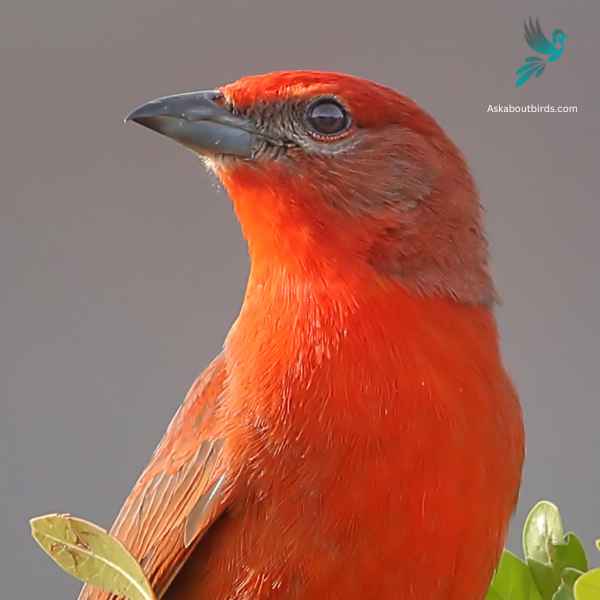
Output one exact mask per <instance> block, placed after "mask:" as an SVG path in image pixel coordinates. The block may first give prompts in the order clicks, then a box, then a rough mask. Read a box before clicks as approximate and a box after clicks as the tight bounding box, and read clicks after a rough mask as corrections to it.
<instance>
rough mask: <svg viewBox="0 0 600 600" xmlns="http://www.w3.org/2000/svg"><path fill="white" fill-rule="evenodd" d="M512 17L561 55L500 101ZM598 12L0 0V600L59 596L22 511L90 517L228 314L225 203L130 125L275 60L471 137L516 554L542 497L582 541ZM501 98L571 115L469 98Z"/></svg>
mask: <svg viewBox="0 0 600 600" xmlns="http://www.w3.org/2000/svg"><path fill="white" fill-rule="evenodd" d="M529 15H533V16H539V17H540V18H541V20H542V25H543V27H544V29H545V30H547V31H548V30H551V29H552V28H554V27H557V26H560V27H562V28H563V29H564V30H565V31H566V32H567V34H568V35H569V36H570V37H569V40H568V47H567V51H566V53H565V56H564V58H563V59H562V60H561V61H560V62H559V63H558V64H554V65H550V67H549V68H548V70H547V72H546V73H545V74H544V75H543V77H542V78H541V79H539V80H536V81H534V82H532V83H531V84H530V85H528V86H526V87H525V88H523V89H521V90H519V91H518V90H516V89H515V87H514V85H513V80H512V77H513V71H514V69H515V68H516V67H517V66H519V64H520V62H521V61H522V59H523V58H524V57H525V56H527V55H528V54H529V52H528V50H527V48H526V46H525V43H524V41H523V39H522V22H523V20H524V18H526V17H527V16H529ZM599 25H600V3H598V2H597V0H590V1H588V2H584V1H583V0H581V1H570V2H565V1H564V0H555V1H548V0H544V1H542V0H539V1H535V2H534V1H532V2H526V3H523V2H518V3H517V2H513V3H512V4H510V3H508V2H497V3H483V2H467V1H466V0H465V1H455V2H443V1H439V2H432V1H425V0H420V1H419V2H415V3H408V2H397V1H395V0H394V1H389V2H385V3H380V2H375V1H372V0H371V1H369V2H360V3H358V2H349V1H348V0H334V1H332V2H320V1H318V0H304V1H303V2H282V1H281V0H280V1H279V2H274V1H273V2H267V1H265V0H254V1H252V2H250V0H219V1H218V2H206V1H201V0H177V1H173V0H169V1H167V0H135V1H129V2H123V1H122V0H120V1H117V0H103V1H102V2H96V1H94V2H92V1H83V0H53V1H42V0H39V1H38V2H34V1H32V0H20V1H19V2H16V1H14V2H9V3H8V4H7V3H6V0H4V2H3V3H2V5H1V6H0V74H1V79H0V81H1V87H0V119H1V128H0V170H1V177H0V186H1V195H0V281H1V294H0V336H1V337H0V385H1V388H0V403H1V405H0V410H1V413H0V414H1V419H0V456H1V464H0V503H1V507H0V585H1V586H2V592H1V594H0V595H1V596H2V598H7V599H8V598H10V599H11V600H16V599H17V598H23V599H27V600H32V599H34V598H48V599H54V598H56V599H58V598H69V597H71V595H72V594H74V593H75V590H76V588H77V587H78V586H77V584H76V583H75V582H74V581H72V580H70V579H69V578H68V577H67V576H66V575H65V576H63V575H61V574H59V572H58V571H57V570H56V568H55V566H54V565H52V564H51V562H50V561H49V560H47V558H46V557H45V556H44V555H43V554H42V553H41V551H39V550H38V549H37V548H36V546H35V545H34V542H33V541H32V540H31V539H30V538H29V532H28V524H27V519H28V517H31V516H33V515H38V514H41V513H45V512H53V511H69V512H72V513H74V514H77V515H81V516H85V517H88V518H90V519H92V520H94V521H95V522H98V523H100V524H104V525H109V524H110V522H111V520H112V518H113V516H114V514H115V512H116V511H117V509H118V508H119V506H120V504H121V502H122V500H123V498H124V496H125V495H126V494H127V492H128V490H129V488H130V486H131V484H132V482H133V481H134V479H135V477H136V476H137V473H138V472H139V470H140V468H141V467H142V466H143V465H144V464H145V463H146V461H147V460H148V458H149V456H150V453H151V451H152V449H153V448H154V446H155V444H156V442H157V441H158V439H159V437H160V435H161V434H162V431H163V430H164V428H165V427H166V425H167V423H168V421H169V419H170V417H171V415H172V413H173V412H174V411H175V409H176V407H177V405H178V403H179V402H180V401H181V399H182V397H183V395H184V393H185V391H186V389H187V387H188V385H189V384H190V383H191V382H192V380H193V379H194V377H195V375H196V374H197V373H198V372H199V371H200V370H201V369H202V368H203V367H204V366H205V365H206V364H207V362H208V361H209V360H210V359H211V358H212V357H213V356H214V355H215V354H216V353H217V352H218V350H219V348H220V345H221V343H222V341H223V338H224V335H225V333H226V332H227V330H228V328H229V326H230V324H231V322H232V320H233V319H234V317H235V315H236V311H237V310H238V308H239V305H240V300H241V295H242V292H243V288H244V282H245V276H246V272H247V257H246V252H245V246H244V243H243V241H242V239H241V236H240V233H239V230H238V226H237V224H236V222H235V219H234V216H233V214H232V210H231V207H230V204H229V202H228V200H227V198H226V195H225V194H224V193H223V192H222V191H220V190H219V189H218V188H217V186H216V184H215V182H214V180H213V179H212V178H211V177H210V176H208V175H207V174H206V173H205V172H204V171H203V169H202V167H201V165H200V163H199V162H198V161H197V160H196V159H195V158H194V156H193V155H192V154H191V153H188V152H186V151H184V150H182V149H180V148H178V147H176V146H175V145H174V144H172V143H170V142H168V141H165V140H162V139H160V138H159V137H158V136H156V135H155V134H152V133H150V132H147V131H144V130H143V129H142V128H140V127H134V126H125V125H123V124H122V118H123V116H124V115H125V114H126V113H127V111H128V110H129V109H131V108H132V107H133V106H135V105H136V104H138V103H140V102H142V101H144V100H147V99H150V98H153V97H155V96H159V95H164V94H168V93H174V92H177V91H184V90H190V89H198V88H207V87H212V86H215V85H218V84H220V83H223V82H227V81H229V80H232V79H236V78H238V77H239V76H241V75H243V74H248V73H255V72H263V71H269V70H273V69H282V68H301V67H308V68H319V69H328V70H341V71H350V72H353V73H355V74H358V75H362V76H365V77H368V78H371V79H375V80H379V81H381V82H383V83H386V84H388V85H391V86H393V87H395V88H397V89H399V90H402V91H404V92H406V93H407V94H408V95H410V96H412V97H413V98H415V99H416V100H417V101H418V102H419V103H420V104H422V105H423V106H424V107H425V108H426V109H427V110H429V111H430V112H431V113H433V115H435V117H436V118H437V119H438V120H439V121H440V123H441V124H442V125H443V126H444V127H445V128H446V129H447V131H448V132H449V134H450V135H451V136H452V137H453V138H454V140H455V141H456V142H457V143H458V144H459V146H460V147H461V148H462V149H463V150H464V152H465V154H466V155H467V158H468V159H469V161H470V164H471V167H472V169H473V172H474V174H475V177H476V179H477V181H478V183H479V186H480V189H481V194H482V199H483V202H484V204H485V206H486V207H487V227H488V232H489V236H490V239H491V241H492V248H493V258H494V260H493V265H494V273H495V277H496V280H497V284H498V287H499V289H500V290H501V292H502V296H503V300H504V304H503V306H502V307H501V308H500V309H499V310H498V317H499V321H500V325H501V329H502V339H503V347H504V353H505V358H506V363H507V366H508V368H509V369H510V371H511V373H512V375H513V377H514V379H515V381H516V383H517V385H518V388H519V390H520V394H521V398H522V401H523V405H524V410H525V415H526V419H527V431H528V460H527V468H526V472H525V479H524V484H523V489H522V493H521V501H520V507H519V511H518V514H517V517H516V520H515V523H514V526H513V533H512V537H511V544H512V545H513V547H515V546H516V545H518V536H517V535H516V532H517V530H518V529H519V528H520V525H521V522H522V518H523V516H524V514H525V512H526V510H527V508H528V507H529V506H531V504H532V503H533V502H534V501H536V500H537V499H539V498H540V497H546V498H550V499H552V500H554V501H556V502H558V503H559V505H560V506H561V508H562V511H563V515H564V518H565V520H566V522H567V525H568V526H569V527H571V528H573V529H575V530H577V531H579V532H581V534H582V535H583V537H584V538H585V541H586V543H587V544H588V547H589V548H590V549H591V542H592V540H593V538H594V536H596V537H600V493H599V491H600V469H599V468H598V451H599V448H600V443H599V442H600V434H599V431H600V430H599V427H598V423H599V420H600V406H599V403H598V389H599V388H600V382H599V381H598V379H599V373H600V369H599V364H598V342H599V333H600V320H599V319H598V314H597V311H598V301H599V299H600V284H599V281H598V258H599V252H598V250H599V244H598V224H599V220H600V204H599V199H598V184H597V176H598V167H599V166H600V165H599V162H598V155H599V150H600V148H599V140H600V136H599V134H600V118H599V117H600V114H599V107H600V103H599V91H600V87H599V76H598V62H597V60H598V59H597V57H598V27H599ZM508 102H512V103H521V102H524V103H528V102H534V103H541V104H546V103H552V104H577V105H578V106H579V111H580V112H579V113H578V114H576V115H545V114H530V115H507V114H488V113H487V112H486V109H487V106H488V104H495V103H508ZM469 509H470V507H465V510H469ZM593 558H594V561H595V562H596V563H598V562H600V560H599V559H600V555H598V554H595V555H593Z"/></svg>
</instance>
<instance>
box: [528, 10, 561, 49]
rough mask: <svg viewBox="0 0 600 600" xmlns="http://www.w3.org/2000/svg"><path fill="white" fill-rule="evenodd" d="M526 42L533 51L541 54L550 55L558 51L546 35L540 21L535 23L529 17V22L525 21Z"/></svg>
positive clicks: (537, 20)
mask: <svg viewBox="0 0 600 600" xmlns="http://www.w3.org/2000/svg"><path fill="white" fill-rule="evenodd" d="M525 41H526V42H527V45H528V46H529V47H530V48H531V49H532V50H534V51H535V52H539V53H540V54H546V55H550V54H553V53H554V52H555V51H556V48H555V47H554V46H553V45H552V44H551V43H550V41H549V40H548V38H547V37H546V36H545V35H544V32H543V31H542V27H541V25H540V20H539V19H536V20H535V22H534V21H533V19H532V18H531V17H529V22H527V21H525Z"/></svg>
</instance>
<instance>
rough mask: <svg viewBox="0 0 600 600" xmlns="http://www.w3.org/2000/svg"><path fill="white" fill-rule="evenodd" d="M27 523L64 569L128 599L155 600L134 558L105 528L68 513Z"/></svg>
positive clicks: (36, 538)
mask: <svg viewBox="0 0 600 600" xmlns="http://www.w3.org/2000/svg"><path fill="white" fill-rule="evenodd" d="M30 523H31V534H32V535H33V537H34V539H35V540H36V542H37V543H38V544H39V545H40V546H41V547H42V548H43V550H44V551H45V552H46V553H47V554H48V555H49V556H50V557H51V558H52V559H53V560H54V561H55V562H56V563H57V564H58V565H59V566H60V567H61V568H62V569H64V570H65V571H66V572H67V573H69V574H71V575H73V576H74V577H76V578H77V579H81V581H84V582H86V583H89V584H91V585H94V586H97V587H99V588H102V589H103V590H105V591H107V592H111V593H113V594H116V595H117V596H125V597H127V598H129V600H156V596H155V595H154V592H153V591H152V588H151V587H150V584H149V583H148V580H147V579H146V576H145V575H144V572H143V571H142V568H141V567H140V566H139V564H138V563H137V561H136V560H135V558H134V557H133V556H132V555H131V554H130V553H129V552H128V551H127V549H126V548H125V546H123V544H121V542H119V541H118V540H116V539H115V538H114V537H112V536H111V535H110V534H108V533H107V532H106V531H105V530H104V529H101V528H100V527H98V526H97V525H94V524H93V523H89V522H88V521H84V520H83V519H78V518H76V517H72V516H70V515H56V514H52V515H45V516H42V517H36V518H35V519H31V521H30Z"/></svg>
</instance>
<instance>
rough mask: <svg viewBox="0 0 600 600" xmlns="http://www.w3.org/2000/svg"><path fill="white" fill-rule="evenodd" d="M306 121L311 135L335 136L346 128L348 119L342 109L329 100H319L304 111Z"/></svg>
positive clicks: (348, 122) (339, 105) (336, 103)
mask: <svg viewBox="0 0 600 600" xmlns="http://www.w3.org/2000/svg"><path fill="white" fill-rule="evenodd" d="M306 121H307V123H308V125H309V126H310V128H311V129H312V130H313V133H316V134H318V135H320V136H321V135H324V136H331V135H337V134H339V133H342V132H343V131H344V130H345V129H347V128H348V125H349V124H350V117H349V116H348V113H347V112H346V110H345V109H344V107H343V106H342V105H341V104H339V103H338V102H336V101H335V100H331V99H330V98H321V99H319V100H317V101H315V102H313V103H312V104H310V105H309V106H308V108H307V109H306Z"/></svg>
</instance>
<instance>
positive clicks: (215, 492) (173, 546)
mask: <svg viewBox="0 0 600 600" xmlns="http://www.w3.org/2000/svg"><path fill="white" fill-rule="evenodd" d="M225 375H226V368H225V363H224V359H223V356H222V355H220V356H218V357H217V358H216V359H215V360H214V361H213V362H212V363H211V364H210V366H209V367H208V368H207V369H206V371H204V373H203V374H202V375H201V376H200V377H199V378H198V379H197V380H196V381H195V382H194V384H193V385H192V387H191V388H190V391H189V392H188V394H187V396H186V398H185V400H184V402H183V404H182V405H181V406H180V408H179V410H178V411H177V413H176V414H175V416H174V417H173V420H172V421H171V424H170V425H169V427H168V429H167V431H166V433H165V435H164V437H163V439H162V440H161V442H160V444H159V445H158V447H157V448H156V450H155V451H154V454H153V456H152V459H151V461H150V464H149V465H148V466H147V467H146V469H145V470H144V471H143V473H142V474H141V476H140V478H139V479H138V481H137V483H136V484H135V486H134V488H133V490H132V491H131V493H130V495H129V497H128V498H127V500H126V501H125V504H124V505H123V507H122V508H121V511H120V513H119V515H118V516H117V519H116V521H115V523H114V525H113V527H112V529H111V534H113V535H114V536H115V537H116V538H118V539H119V540H120V541H121V542H123V544H124V545H125V546H126V547H127V548H128V549H129V551H130V552H131V553H132V554H133V555H134V556H135V557H136V558H137V560H138V561H139V562H140V564H141V565H142V568H143V570H144V572H145V574H146V576H147V577H148V580H149V581H150V584H151V585H152V587H153V589H154V591H155V593H156V595H157V597H159V598H160V597H161V596H162V594H164V592H165V591H166V589H167V587H168V586H169V585H170V583H171V582H172V581H173V579H174V577H175V576H176V575H177V573H178V572H179V570H180V568H181V567H182V566H183V564H184V562H185V561H186V559H187V558H188V556H189V555H190V554H191V552H192V550H193V549H194V547H195V544H196V543H197V542H198V541H199V539H200V538H201V537H202V535H203V534H204V533H205V532H206V531H207V530H208V528H209V527H210V526H211V525H212V524H213V523H214V522H215V521H216V520H217V519H218V517H219V516H220V515H221V514H222V512H223V510H224V509H225V507H226V505H227V498H228V497H229V493H230V490H231V485H228V472H227V471H226V470H225V467H224V466H223V465H222V464H221V460H220V459H221V448H222V446H223V439H222V438H221V437H219V434H218V433H217V432H216V427H215V419H214V415H215V412H216V411H217V409H218V407H219V404H220V402H221V399H222V396H223V393H224V381H225ZM112 598H115V596H113V595H111V594H108V593H107V592H103V591H101V590H99V589H97V588H91V587H88V586H86V587H84V588H83V590H82V592H81V594H80V596H79V600H109V599H112Z"/></svg>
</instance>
